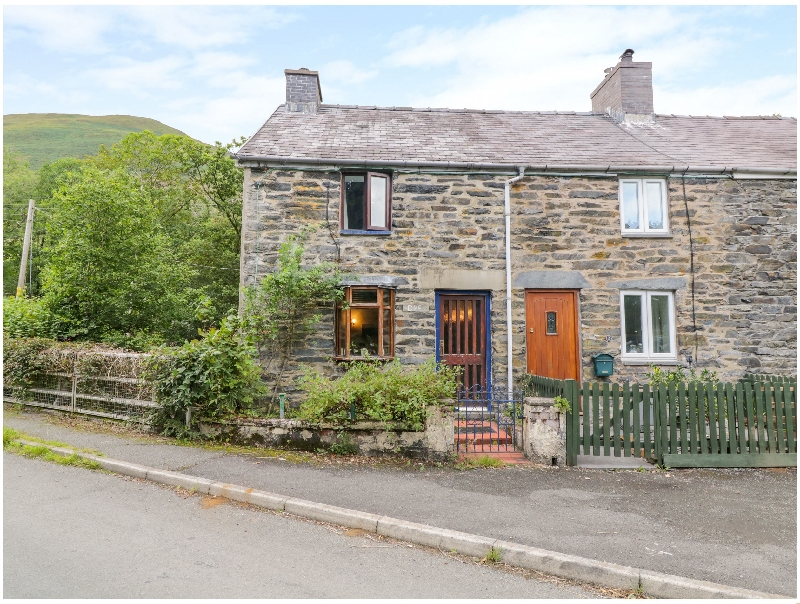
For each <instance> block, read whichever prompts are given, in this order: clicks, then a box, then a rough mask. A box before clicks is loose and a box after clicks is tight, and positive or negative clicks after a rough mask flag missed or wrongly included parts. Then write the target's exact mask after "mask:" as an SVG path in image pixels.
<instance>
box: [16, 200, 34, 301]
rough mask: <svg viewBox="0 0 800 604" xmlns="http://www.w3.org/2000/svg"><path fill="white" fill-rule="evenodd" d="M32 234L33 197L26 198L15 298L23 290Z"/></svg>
mask: <svg viewBox="0 0 800 604" xmlns="http://www.w3.org/2000/svg"><path fill="white" fill-rule="evenodd" d="M32 235H33V199H29V200H28V220H27V221H26V222H25V240H24V241H23V242H22V259H21V260H20V264H19V278H18V279H17V298H19V297H20V296H22V292H24V291H25V268H26V267H25V265H26V264H27V262H28V251H29V250H30V248H31V236H32Z"/></svg>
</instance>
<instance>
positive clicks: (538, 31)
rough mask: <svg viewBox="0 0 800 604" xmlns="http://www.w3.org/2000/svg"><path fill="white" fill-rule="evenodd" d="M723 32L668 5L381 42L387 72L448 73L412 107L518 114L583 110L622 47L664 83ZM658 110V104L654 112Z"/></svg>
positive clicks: (698, 60)
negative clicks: (650, 66) (385, 47)
mask: <svg viewBox="0 0 800 604" xmlns="http://www.w3.org/2000/svg"><path fill="white" fill-rule="evenodd" d="M726 45H727V42H726V41H725V37H724V32H722V31H721V30H719V29H715V28H714V27H713V25H709V24H708V23H707V22H705V20H704V19H703V18H702V15H701V14H699V13H687V12H685V11H679V10H676V9H673V8H670V7H625V8H610V7H577V6H568V7H548V8H534V9H527V10H522V11H520V12H519V13H518V14H516V15H514V16H512V17H505V18H502V19H498V20H495V21H485V22H483V23H481V24H479V25H477V26H472V27H467V28H462V29H457V28H424V27H420V26H417V27H414V28H411V29H408V30H405V31H403V32H400V33H399V34H397V35H396V36H395V37H394V38H393V39H392V40H390V43H389V49H390V53H389V55H388V57H387V59H386V63H387V64H388V65H389V66H391V67H396V68H413V69H422V70H428V71H430V70H436V71H441V70H442V69H448V70H449V74H448V75H446V76H445V77H443V78H440V80H439V82H440V84H439V86H438V90H435V91H433V92H431V93H428V94H421V95H418V96H417V97H416V98H414V99H412V101H413V102H412V104H413V105H416V106H431V107H471V108H493V109H518V110H553V109H562V110H578V111H588V110H590V108H591V101H590V99H589V94H590V93H591V92H592V91H593V90H594V88H595V87H596V86H597V84H599V83H600V82H601V81H602V79H603V71H602V70H603V69H604V68H605V67H611V66H613V65H615V64H616V63H617V61H618V60H619V59H618V57H619V55H620V54H621V53H622V51H623V50H625V48H633V49H634V50H635V51H636V55H635V57H634V60H638V61H651V62H653V63H654V79H656V81H661V82H667V81H670V80H671V79H674V78H675V77H676V74H680V73H681V72H682V71H683V72H685V71H686V70H693V71H696V70H702V69H704V68H706V69H707V68H708V66H709V65H711V64H712V63H713V62H714V61H715V60H718V59H719V54H720V53H721V52H722V50H723V49H724V48H725V47H726ZM656 109H657V110H659V108H658V107H656Z"/></svg>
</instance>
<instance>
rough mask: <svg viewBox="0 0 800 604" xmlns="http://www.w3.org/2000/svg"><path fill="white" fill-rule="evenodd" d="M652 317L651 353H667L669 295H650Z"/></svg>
mask: <svg viewBox="0 0 800 604" xmlns="http://www.w3.org/2000/svg"><path fill="white" fill-rule="evenodd" d="M650 311H651V313H652V317H653V353H654V354H669V353H670V352H671V351H670V337H669V296H650Z"/></svg>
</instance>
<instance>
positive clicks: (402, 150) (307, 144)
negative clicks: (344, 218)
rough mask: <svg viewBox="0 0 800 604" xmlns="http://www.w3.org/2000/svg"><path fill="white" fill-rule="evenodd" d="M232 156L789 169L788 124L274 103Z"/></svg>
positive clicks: (757, 119) (792, 157)
mask: <svg viewBox="0 0 800 604" xmlns="http://www.w3.org/2000/svg"><path fill="white" fill-rule="evenodd" d="M236 156H237V157H238V158H239V159H240V160H242V161H246V160H248V159H250V160H257V159H261V160H267V159H268V158H269V160H271V161H274V160H275V158H283V159H286V160H290V161H295V160H296V161H302V160H303V159H320V158H324V159H332V160H372V161H379V160H383V161H386V162H398V161H410V162H442V161H449V162H461V163H463V162H474V163H498V164H514V165H525V166H543V165H552V166H558V165H593V166H597V165H617V166H619V165H624V166H665V165H675V166H719V167H727V168H732V167H739V168H743V167H747V168H773V169H775V168H781V169H790V170H792V169H793V170H796V168H797V120H796V119H795V118H778V117H761V116H754V117H708V116H705V117H693V116H677V115H656V119H655V124H652V125H649V124H642V125H626V124H619V123H617V122H616V121H615V120H614V119H613V118H611V117H610V116H608V115H606V114H597V113H578V112H521V111H488V110H487V111H484V110H453V109H412V108H410V107H363V106H353V105H321V106H320V108H319V111H318V113H316V114H302V113H290V112H287V111H285V109H284V105H281V106H279V107H278V108H277V109H276V111H275V113H273V114H272V116H271V117H270V118H269V120H267V122H266V123H265V124H264V125H263V126H262V127H261V128H260V129H259V131H258V132H257V133H256V134H255V135H254V136H253V137H252V138H251V139H250V140H249V141H248V142H247V143H246V144H245V145H244V146H243V147H242V148H241V149H240V150H239V151H238V152H237V153H236Z"/></svg>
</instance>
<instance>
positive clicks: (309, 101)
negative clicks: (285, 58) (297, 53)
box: [284, 67, 322, 113]
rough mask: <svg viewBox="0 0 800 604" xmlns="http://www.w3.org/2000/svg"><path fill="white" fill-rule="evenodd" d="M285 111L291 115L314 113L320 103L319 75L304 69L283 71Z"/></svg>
mask: <svg viewBox="0 0 800 604" xmlns="http://www.w3.org/2000/svg"><path fill="white" fill-rule="evenodd" d="M284 73H285V74H286V111H291V112H292V113H316V112H317V109H319V106H320V104H321V103H322V89H321V88H320V85H319V74H318V73H317V72H316V71H309V70H308V69H307V68H305V67H301V68H300V69H285V70H284Z"/></svg>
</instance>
